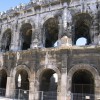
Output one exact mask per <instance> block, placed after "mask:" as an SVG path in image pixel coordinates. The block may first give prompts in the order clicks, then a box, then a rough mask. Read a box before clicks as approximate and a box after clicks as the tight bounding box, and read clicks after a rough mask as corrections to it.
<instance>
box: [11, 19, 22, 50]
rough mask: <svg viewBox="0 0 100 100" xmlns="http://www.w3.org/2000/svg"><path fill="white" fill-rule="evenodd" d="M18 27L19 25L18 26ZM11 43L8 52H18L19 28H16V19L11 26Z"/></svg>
mask: <svg viewBox="0 0 100 100" xmlns="http://www.w3.org/2000/svg"><path fill="white" fill-rule="evenodd" d="M19 26H20V25H19ZM12 30H13V31H12V33H13V34H12V41H11V46H10V50H12V51H17V50H20V49H21V47H20V37H19V36H20V34H19V33H20V31H19V30H20V27H18V21H17V19H16V23H15V24H14V25H13V26H12Z"/></svg>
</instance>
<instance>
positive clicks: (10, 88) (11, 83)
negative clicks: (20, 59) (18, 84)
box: [6, 76, 15, 97]
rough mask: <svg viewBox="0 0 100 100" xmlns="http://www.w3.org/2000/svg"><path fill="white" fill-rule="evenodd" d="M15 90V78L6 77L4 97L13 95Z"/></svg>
mask: <svg viewBox="0 0 100 100" xmlns="http://www.w3.org/2000/svg"><path fill="white" fill-rule="evenodd" d="M14 91H15V80H14V78H13V77H10V76H8V77H7V84H6V97H13V96H14V93H15V92H14Z"/></svg>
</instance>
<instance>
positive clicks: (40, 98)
mask: <svg viewBox="0 0 100 100" xmlns="http://www.w3.org/2000/svg"><path fill="white" fill-rule="evenodd" d="M12 91H13V92H12ZM0 98H8V99H3V100H100V94H89V93H69V94H68V93H63V94H62V93H61V92H56V91H55V92H54V91H45V92H44V91H37V92H32V91H29V90H22V89H15V90H11V94H10V96H9V97H6V89H0Z"/></svg>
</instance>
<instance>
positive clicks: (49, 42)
mask: <svg viewBox="0 0 100 100" xmlns="http://www.w3.org/2000/svg"><path fill="white" fill-rule="evenodd" d="M43 26H44V31H45V47H47V48H48V47H54V43H55V42H56V41H57V40H58V20H57V19H56V18H50V19H48V20H47V21H46V22H45V23H44V25H43Z"/></svg>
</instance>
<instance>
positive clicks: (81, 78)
mask: <svg viewBox="0 0 100 100" xmlns="http://www.w3.org/2000/svg"><path fill="white" fill-rule="evenodd" d="M72 93H73V94H74V100H81V99H82V98H84V100H85V99H86V96H87V95H88V96H89V98H91V99H89V100H94V95H93V94H94V78H93V75H92V74H91V73H90V72H89V71H87V70H78V71H77V72H75V73H74V75H73V77H72Z"/></svg>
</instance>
